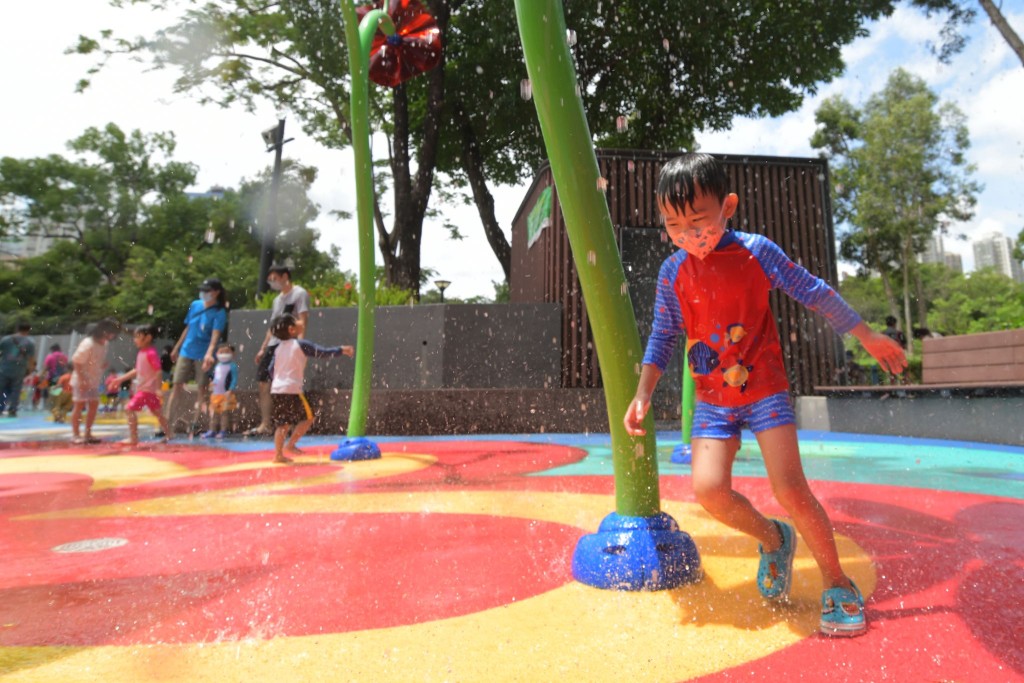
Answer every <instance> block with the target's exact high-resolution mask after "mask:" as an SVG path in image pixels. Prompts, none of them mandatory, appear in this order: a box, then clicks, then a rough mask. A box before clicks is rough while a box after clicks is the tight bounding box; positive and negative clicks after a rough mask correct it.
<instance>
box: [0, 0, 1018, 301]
mask: <svg viewBox="0 0 1024 683" xmlns="http://www.w3.org/2000/svg"><path fill="white" fill-rule="evenodd" d="M8 4H9V5H10V6H8V7H6V8H5V9H6V13H5V15H6V17H7V25H8V26H9V27H11V28H10V29H9V30H8V33H7V34H6V36H5V39H4V40H3V41H0V63H3V64H4V65H5V66H4V68H3V69H2V70H0V92H3V93H4V95H5V96H4V100H5V105H6V106H4V107H3V108H2V109H0V120H2V121H3V122H4V127H3V128H4V130H5V131H6V133H7V135H6V136H5V139H4V141H3V142H2V143H0V156H11V157H16V158H31V157H39V156H45V155H48V154H68V151H67V148H66V143H67V141H69V140H71V139H73V138H75V137H77V136H78V135H80V134H81V133H82V132H83V131H84V130H85V129H86V128H88V127H89V126H104V125H106V124H107V123H109V122H113V123H116V124H117V125H118V126H120V127H121V128H122V129H123V130H126V131H129V130H133V129H139V130H142V131H143V132H146V133H150V132H160V131H173V132H174V134H175V136H176V139H177V144H178V146H177V150H176V152H175V155H174V158H175V159H177V160H179V161H188V162H192V163H194V164H196V165H197V166H198V167H199V175H198V179H197V182H196V186H195V187H194V188H191V189H194V190H197V191H204V190H206V189H208V188H209V187H211V186H213V185H221V186H228V187H237V186H238V184H239V181H240V180H242V179H243V178H253V177H255V176H256V175H257V174H258V173H259V172H260V171H261V170H263V169H265V168H266V167H268V166H269V165H271V163H272V162H273V159H272V155H271V154H268V153H267V152H266V151H265V147H264V145H263V143H262V140H261V138H260V132H261V131H262V130H264V129H266V128H269V127H271V126H273V125H275V123H276V121H277V114H278V112H277V110H276V109H275V108H274V106H273V105H271V104H269V103H267V104H264V105H261V106H260V107H258V109H257V111H255V112H247V111H245V110H244V109H243V108H241V107H238V108H231V109H223V108H219V107H216V106H212V105H207V106H201V105H199V104H198V103H197V102H196V100H195V98H194V97H193V96H190V95H188V94H175V93H174V92H173V91H172V83H173V79H174V73H173V72H172V71H169V70H167V71H153V70H150V69H148V67H146V65H144V64H140V63H136V62H132V61H130V60H127V59H125V58H120V59H115V60H113V61H112V62H111V63H110V64H108V65H107V67H106V68H105V69H104V70H103V71H102V72H101V73H100V74H98V75H96V76H94V77H93V78H92V82H93V84H92V87H90V88H89V89H88V90H87V91H86V92H85V93H84V94H76V93H75V84H76V83H77V82H78V80H79V79H80V78H83V77H85V76H86V71H87V69H88V68H89V67H90V66H91V65H92V64H93V63H94V62H95V58H94V57H82V56H78V55H65V54H64V50H65V49H66V48H68V47H69V46H71V45H73V44H74V43H75V42H76V40H77V36H78V35H79V34H85V35H90V36H95V35H97V34H98V33H99V31H100V30H101V29H107V28H109V29H113V30H114V32H115V34H117V35H122V36H125V37H134V36H136V35H151V34H152V32H153V30H154V29H157V28H160V27H162V26H165V25H167V24H168V23H170V21H171V20H173V15H168V14H165V13H162V12H156V11H150V10H148V9H147V8H143V7H127V8H125V9H116V8H113V7H110V6H109V4H108V3H107V2H106V0H58V1H57V2H19V3H8ZM1002 7H1003V11H1004V14H1006V16H1007V19H1008V20H1009V23H1010V25H1011V26H1013V27H1014V28H1015V30H1016V31H1017V33H1018V34H1024V0H1005V1H1004V2H1003V3H1002ZM978 12H979V16H978V18H977V19H976V20H975V23H974V25H973V26H972V27H971V28H970V30H969V32H968V35H969V37H970V42H969V43H968V45H967V48H966V49H965V50H964V52H962V53H961V54H959V55H957V56H956V57H955V58H954V59H953V62H952V63H951V64H950V65H949V66H945V65H943V64H941V63H939V61H938V60H937V59H936V58H935V57H934V56H933V55H932V54H931V53H930V52H929V50H928V48H927V41H929V40H934V39H935V37H936V36H937V35H938V30H939V22H938V21H937V20H928V19H926V18H925V17H924V16H923V14H921V13H920V12H917V11H913V10H909V9H899V10H897V12H896V13H895V14H894V15H893V17H890V18H888V19H885V20H883V21H881V22H878V23H876V24H873V25H871V26H870V27H869V28H870V31H871V32H870V35H869V36H868V37H865V38H861V39H858V40H857V41H855V42H854V43H852V44H851V45H849V46H847V47H846V48H845V50H844V53H843V54H844V59H845V61H846V65H847V67H846V71H845V73H844V75H843V76H842V77H841V78H839V79H838V80H836V81H834V82H832V83H828V84H824V85H822V86H821V87H820V90H819V91H818V92H817V93H816V94H814V95H813V96H808V97H807V98H806V99H805V101H804V104H803V106H802V107H801V108H800V109H799V110H798V111H795V112H792V113H790V114H787V115H785V116H781V117H777V118H773V119H752V118H744V119H737V120H736V121H734V123H733V126H732V128H731V129H730V130H728V131H702V132H700V133H699V134H698V135H697V141H698V145H699V147H700V149H702V150H703V151H705V152H711V153H716V152H717V153H723V154H728V153H746V154H761V155H780V156H817V153H816V151H815V150H813V149H812V148H811V146H810V142H809V141H810V138H811V135H812V134H813V132H814V111H815V109H816V108H817V107H818V106H819V105H820V103H821V101H822V100H823V99H824V98H825V97H828V96H830V95H833V94H836V93H839V94H842V95H843V96H844V97H845V98H846V99H847V100H849V101H850V102H852V103H853V104H855V105H857V106H861V105H863V104H864V102H865V101H866V100H867V98H868V97H869V96H870V95H871V94H872V93H875V92H877V91H879V90H880V89H881V88H882V87H883V86H884V84H885V81H886V80H887V78H888V76H889V74H890V73H891V71H892V70H893V69H895V68H896V67H898V66H902V67H903V68H904V69H907V70H908V71H910V72H911V73H913V74H915V75H917V76H919V77H921V78H923V79H924V80H925V82H926V83H927V84H928V85H929V87H930V88H932V89H933V90H934V91H935V92H936V93H937V94H938V95H939V97H940V98H942V99H943V100H944V101H951V102H954V103H956V104H957V105H958V106H959V107H960V108H961V110H962V111H963V112H964V113H965V114H966V116H967V125H968V128H969V129H970V133H971V144H972V146H971V149H970V153H969V159H970V161H971V162H972V163H974V164H976V165H977V168H978V170H977V173H976V176H975V177H976V179H977V180H979V181H980V182H982V183H983V184H984V186H985V188H984V190H983V191H982V193H981V194H980V195H979V197H978V206H977V209H976V213H975V216H974V218H973V219H972V220H970V221H968V222H966V223H963V224H957V225H954V226H952V227H951V232H952V233H956V234H960V233H962V234H964V235H966V236H967V237H968V240H967V241H958V240H955V239H950V238H947V239H946V240H945V248H946V251H952V252H955V253H958V254H960V255H961V256H962V258H963V263H964V267H965V270H967V271H970V270H971V269H972V268H973V265H974V257H973V251H972V249H971V245H970V241H971V240H975V239H979V238H980V237H982V236H987V235H988V234H991V233H993V232H1001V233H1003V234H1006V235H1008V236H1011V237H1016V235H1017V234H1018V232H1020V230H1021V229H1022V228H1024V192H1022V191H1021V187H1022V184H1024V116H1022V115H1021V112H1022V111H1024V66H1022V65H1021V63H1020V61H1019V60H1018V59H1017V58H1016V56H1015V55H1014V54H1013V53H1012V51H1011V50H1010V48H1009V47H1008V46H1007V45H1006V43H1005V41H1004V40H1003V38H1002V36H1000V35H999V34H998V32H997V31H996V30H995V29H994V28H993V27H992V25H991V24H990V23H989V21H988V19H987V17H985V16H984V13H983V12H981V10H980V7H979V9H978ZM577 39H578V40H585V36H577ZM524 77H525V73H524ZM516 87H518V85H517V86H516ZM641 114H642V112H641ZM612 115H615V114H612ZM286 126H289V127H288V128H287V129H286V133H287V136H288V137H294V138H295V140H294V141H293V142H290V143H288V145H286V147H285V155H286V157H288V158H292V159H295V160H297V161H299V162H300V163H303V164H305V165H312V166H316V167H318V168H319V169H320V174H319V178H318V180H317V182H316V184H315V185H314V186H313V191H312V198H313V200H314V201H316V202H317V203H318V204H319V205H320V207H321V216H320V218H319V219H318V220H317V221H316V222H315V223H314V227H316V228H317V229H318V230H319V231H320V233H321V242H322V245H323V246H325V245H328V244H334V245H337V246H338V247H339V248H340V249H341V261H340V263H339V266H340V267H341V268H343V269H345V270H351V271H355V270H356V268H357V263H358V253H357V251H358V249H357V242H356V227H355V220H354V219H353V220H347V221H342V220H336V219H334V218H333V217H331V215H330V212H331V211H332V210H345V211H349V212H350V213H352V214H353V215H354V213H355V200H354V182H355V181H354V179H353V177H352V174H351V172H350V169H351V167H352V159H351V154H350V152H348V151H346V150H341V151H338V150H327V149H324V148H322V147H320V146H319V145H317V144H316V143H314V142H313V140H311V139H309V138H308V137H306V136H304V135H303V133H302V132H301V130H299V128H298V125H297V124H296V122H295V121H294V120H291V121H290V122H289V123H288V124H286ZM382 153H383V150H380V149H378V150H375V154H377V155H380V154H382ZM492 192H493V193H494V195H495V204H496V206H495V210H496V212H497V216H498V220H499V222H500V223H501V225H502V227H503V228H504V229H505V232H506V236H507V237H509V238H510V239H511V223H512V219H513V217H514V216H515V213H516V211H517V210H518V208H519V206H520V203H521V202H522V200H523V198H524V196H525V192H526V185H524V186H521V187H499V188H494V187H492ZM445 213H446V214H447V215H448V216H449V217H451V218H454V220H455V222H456V223H458V224H459V225H460V226H461V232H462V233H463V234H464V235H465V236H466V238H465V239H463V240H459V241H453V240H451V239H449V238H448V236H447V231H446V230H445V229H444V228H443V227H441V226H440V225H439V224H427V225H426V226H425V230H424V241H423V251H422V265H423V266H424V267H427V268H432V269H433V270H434V271H436V276H435V277H436V278H442V279H445V280H449V281H451V283H452V284H451V286H450V287H449V289H448V290H447V291H446V295H447V296H451V297H459V298H467V297H471V296H487V297H492V296H493V294H494V287H493V284H492V283H493V282H500V281H501V280H502V279H503V274H502V270H501V267H500V266H499V265H498V262H497V260H496V259H495V258H494V256H493V254H492V252H491V250H490V247H489V246H488V245H487V242H486V239H485V238H484V236H483V230H482V228H481V227H480V221H479V217H478V216H477V213H476V209H475V207H473V206H469V207H459V208H454V209H446V210H445ZM376 258H377V262H378V263H381V257H380V254H379V253H378V254H377V256H376ZM841 270H844V271H850V270H852V267H849V266H847V267H841ZM428 288H429V287H428Z"/></svg>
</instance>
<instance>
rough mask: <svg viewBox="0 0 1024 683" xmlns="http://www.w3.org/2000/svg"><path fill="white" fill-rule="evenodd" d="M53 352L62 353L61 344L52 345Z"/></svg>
mask: <svg viewBox="0 0 1024 683" xmlns="http://www.w3.org/2000/svg"><path fill="white" fill-rule="evenodd" d="M50 350H51V351H60V344H50Z"/></svg>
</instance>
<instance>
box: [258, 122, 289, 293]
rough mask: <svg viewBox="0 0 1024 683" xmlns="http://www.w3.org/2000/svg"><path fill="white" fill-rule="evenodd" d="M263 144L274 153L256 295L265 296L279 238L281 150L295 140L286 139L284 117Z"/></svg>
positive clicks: (264, 139) (264, 132)
mask: <svg viewBox="0 0 1024 683" xmlns="http://www.w3.org/2000/svg"><path fill="white" fill-rule="evenodd" d="M262 135H263V144H265V145H266V146H267V151H268V152H274V174H273V176H271V180H270V199H269V204H268V206H267V220H266V224H265V225H264V226H263V237H262V239H261V241H260V242H261V246H260V279H259V282H258V283H257V284H256V293H257V294H263V293H265V292H266V291H267V289H268V288H269V285H267V274H268V273H269V272H270V264H271V263H273V262H274V242H275V239H276V237H277V193H278V190H279V189H280V187H281V150H282V149H283V148H284V145H285V143H286V142H291V141H292V140H294V139H295V138H288V139H287V140H285V139H284V116H279V117H278V119H277V125H276V126H275V127H273V128H268V129H266V130H265V131H263V133H262Z"/></svg>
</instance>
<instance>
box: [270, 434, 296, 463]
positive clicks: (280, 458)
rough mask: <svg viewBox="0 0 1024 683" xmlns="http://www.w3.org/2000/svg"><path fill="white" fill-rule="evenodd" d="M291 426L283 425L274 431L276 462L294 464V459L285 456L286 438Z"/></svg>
mask: <svg viewBox="0 0 1024 683" xmlns="http://www.w3.org/2000/svg"><path fill="white" fill-rule="evenodd" d="M290 426H291V425H281V426H280V427H278V428H277V429H275V430H274V462H292V459H291V458H289V457H286V456H285V454H284V438H285V437H286V436H287V435H288V428H289V427H290Z"/></svg>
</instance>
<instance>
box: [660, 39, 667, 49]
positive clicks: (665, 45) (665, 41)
mask: <svg viewBox="0 0 1024 683" xmlns="http://www.w3.org/2000/svg"><path fill="white" fill-rule="evenodd" d="M661 46H662V47H663V48H665V52H668V38H665V39H664V40H662V41H661Z"/></svg>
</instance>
